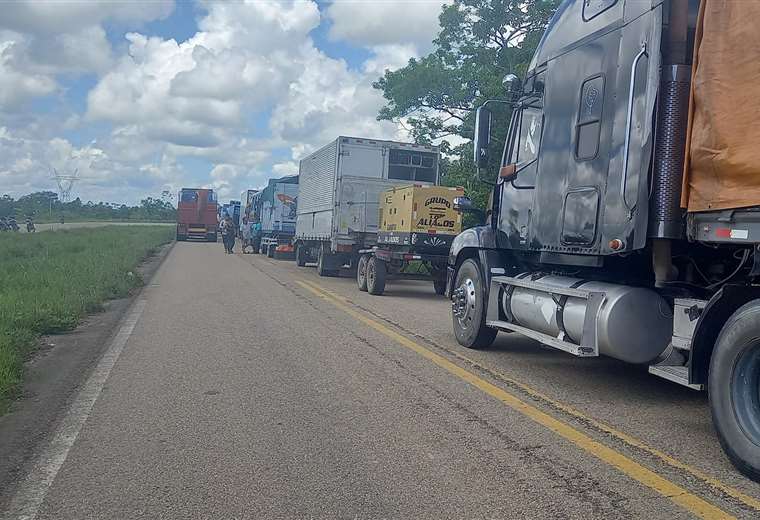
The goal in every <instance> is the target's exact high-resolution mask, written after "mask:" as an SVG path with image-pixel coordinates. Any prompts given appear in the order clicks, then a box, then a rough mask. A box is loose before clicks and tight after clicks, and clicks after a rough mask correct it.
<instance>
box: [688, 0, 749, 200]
mask: <svg viewBox="0 0 760 520" xmlns="http://www.w3.org/2000/svg"><path fill="white" fill-rule="evenodd" d="M759 24H760V0H703V1H702V5H701V6H700V14H699V22H698V24H697V34H696V43H695V52H694V67H693V72H692V86H691V89H692V90H691V101H690V107H689V108H690V114H689V131H688V134H687V142H686V146H687V152H686V164H685V173H684V189H683V191H682V199H681V205H682V206H683V207H686V208H688V210H689V211H709V210H720V209H730V208H742V207H747V206H760V25H759Z"/></svg>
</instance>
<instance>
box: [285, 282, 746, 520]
mask: <svg viewBox="0 0 760 520" xmlns="http://www.w3.org/2000/svg"><path fill="white" fill-rule="evenodd" d="M297 283H298V284H299V285H300V286H301V287H303V288H305V289H307V290H308V291H310V292H312V293H313V294H315V295H316V296H318V297H320V298H323V299H324V300H326V301H327V302H329V303H331V304H332V305H334V306H335V307H337V308H339V309H340V310H342V311H343V312H345V313H346V314H348V315H350V316H351V317H352V318H355V319H356V320H357V321H360V322H362V323H364V324H365V325H367V326H369V327H371V328H373V329H375V330H376V331H377V332H379V333H381V334H383V335H384V336H387V337H389V338H391V339H393V340H394V341H396V342H397V343H399V344H401V345H402V346H404V347H406V348H408V349H409V350H412V351H414V352H416V353H417V354H419V355H421V356H422V357H424V358H426V359H428V360H429V361H431V362H433V363H434V364H436V365H437V366H439V367H441V368H443V369H444V370H446V371H447V372H449V373H450V374H452V375H455V376H457V377H458V378H460V379H462V380H463V381H466V382H467V383H469V384H471V385H472V386H474V387H476V388H478V389H479V390H481V391H483V392H484V393H486V394H488V395H490V396H491V397H493V398H495V399H497V400H499V401H501V402H502V403H504V404H505V405H507V406H509V407H510V408H512V409H513V410H516V411H518V412H520V413H522V414H523V415H525V416H526V417H528V418H530V419H531V420H533V421H535V422H536V423H538V424H540V425H541V426H544V427H545V428H547V429H549V430H551V431H553V432H555V433H556V434H558V435H559V436H560V437H563V438H564V439H566V440H568V441H570V442H572V443H573V444H575V445H576V446H578V447H579V448H581V449H583V450H584V451H586V452H588V453H589V454H591V455H593V456H594V457H597V458H598V459H600V460H602V461H603V462H605V463H607V464H609V465H611V466H614V467H615V468H617V469H618V470H620V471H621V472H622V473H624V474H625V475H627V476H629V477H631V478H632V479H634V480H636V481H638V482H640V483H641V484H644V485H645V486H647V487H649V488H651V489H653V490H654V491H656V492H657V493H659V494H661V495H662V496H664V497H667V498H669V499H670V500H672V501H673V502H674V503H676V504H678V505H679V506H681V507H683V508H684V509H686V510H688V511H690V512H691V513H693V514H695V515H696V516H698V517H700V518H710V519H713V518H733V516H731V515H730V514H729V513H727V512H725V511H723V510H722V509H719V508H718V507H715V506H714V505H712V504H710V503H708V502H706V501H705V500H703V499H702V498H700V497H698V496H697V495H695V494H693V493H690V492H689V491H687V490H686V489H684V488H682V487H680V486H679V485H677V484H675V483H673V482H671V481H669V480H667V479H666V478H664V477H662V476H660V475H658V474H657V473H655V472H654V471H651V470H649V469H647V468H645V467H644V466H642V465H641V464H639V463H637V462H635V461H633V460H632V459H630V458H628V457H626V456H625V455H623V454H622V453H620V452H618V451H616V450H614V449H612V448H610V447H608V446H605V445H604V444H601V443H600V442H597V441H595V440H594V439H592V438H591V437H589V436H588V435H586V434H584V433H582V432H580V431H579V430H576V429H575V428H573V427H572V426H570V425H569V424H567V423H565V422H563V421H561V420H559V419H556V418H554V417H552V416H551V415H549V414H547V413H545V412H542V411H541V410H539V409H538V408H536V407H534V406H531V405H530V404H528V403H526V402H525V401H522V400H521V399H519V398H518V397H516V396H515V395H512V394H511V393H509V392H507V391H506V390H504V389H502V388H499V387H498V386H496V385H493V384H491V383H489V382H488V381H485V380H484V379H481V378H479V377H478V376H476V375H475V374H473V373H472V372H469V371H468V370H465V369H464V368H462V367H460V366H459V365H456V364H454V363H452V362H451V361H449V360H448V359H446V358H445V357H443V356H440V355H438V354H436V353H434V352H433V351H431V350H428V349H427V348H425V347H423V346H422V345H420V344H418V343H416V342H414V341H412V340H411V339H409V338H407V337H406V336H403V335H401V334H399V333H398V332H396V331H394V330H392V329H390V328H388V327H386V326H385V325H383V324H382V323H380V322H378V321H375V320H373V319H372V318H369V317H367V316H365V315H364V314H362V313H360V312H358V311H356V310H354V309H352V308H351V307H349V306H348V305H347V304H345V303H343V302H341V301H340V299H338V298H335V297H334V296H331V295H330V294H328V293H327V292H325V290H323V289H322V288H321V287H320V286H318V285H316V284H313V283H310V282H307V281H305V280H297Z"/></svg>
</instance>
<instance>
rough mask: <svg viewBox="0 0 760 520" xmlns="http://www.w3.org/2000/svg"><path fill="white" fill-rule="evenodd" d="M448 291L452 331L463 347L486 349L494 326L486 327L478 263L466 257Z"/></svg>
mask: <svg viewBox="0 0 760 520" xmlns="http://www.w3.org/2000/svg"><path fill="white" fill-rule="evenodd" d="M454 280H455V281H454V289H453V291H452V294H451V317H452V321H453V322H454V334H455V335H456V337H457V341H458V342H459V344H460V345H462V346H464V347H467V348H487V347H489V346H491V343H493V341H494V339H496V332H497V331H496V329H492V328H490V327H487V326H486V305H487V304H486V301H485V288H484V287H483V277H482V276H481V274H480V266H479V265H478V263H477V262H476V261H475V260H473V259H472V258H468V259H467V260H465V261H464V262H462V265H460V266H459V269H458V270H457V274H456V278H455V279H454Z"/></svg>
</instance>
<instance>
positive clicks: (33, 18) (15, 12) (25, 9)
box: [0, 0, 174, 35]
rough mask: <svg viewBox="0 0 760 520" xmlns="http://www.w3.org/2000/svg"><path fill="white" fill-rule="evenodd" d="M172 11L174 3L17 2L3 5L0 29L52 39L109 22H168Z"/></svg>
mask: <svg viewBox="0 0 760 520" xmlns="http://www.w3.org/2000/svg"><path fill="white" fill-rule="evenodd" d="M172 9H174V0H142V1H139V2H114V1H93V0H67V1H66V2H59V1H39V0H14V1H13V2H3V16H2V17H0V27H2V28H7V29H12V30H15V31H23V32H29V33H36V34H41V35H50V34H56V33H67V32H78V31H79V30H81V29H83V28H86V27H91V26H93V25H98V24H100V23H102V22H104V21H106V20H111V21H118V22H145V21H150V20H155V19H159V18H165V17H166V16H168V15H169V14H170V13H171V12H172Z"/></svg>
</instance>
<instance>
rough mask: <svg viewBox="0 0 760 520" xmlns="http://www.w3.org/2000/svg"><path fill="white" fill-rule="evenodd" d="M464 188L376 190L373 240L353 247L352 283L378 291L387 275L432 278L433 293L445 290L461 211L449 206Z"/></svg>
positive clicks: (390, 276)
mask: <svg viewBox="0 0 760 520" xmlns="http://www.w3.org/2000/svg"><path fill="white" fill-rule="evenodd" d="M462 195H464V188H448V187H445V186H423V185H421V184H413V185H410V186H401V187H393V188H391V189H389V190H387V191H385V192H383V193H382V194H381V195H380V225H379V229H378V232H377V245H375V246H373V247H371V248H368V249H361V250H359V254H360V256H359V260H358V263H357V269H356V283H357V285H358V286H359V290H360V291H367V292H369V293H370V294H374V295H380V294H383V291H384V290H385V283H386V280H387V279H393V278H401V279H403V278H407V279H408V278H415V279H432V281H433V288H434V290H435V292H436V294H443V293H444V291H445V289H446V259H447V257H448V252H449V247H450V246H451V242H452V240H453V238H454V236H455V235H456V234H457V233H459V232H460V231H461V230H462V215H461V214H459V213H458V212H457V211H456V210H455V209H454V207H453V202H454V199H455V198H456V197H461V196H462Z"/></svg>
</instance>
